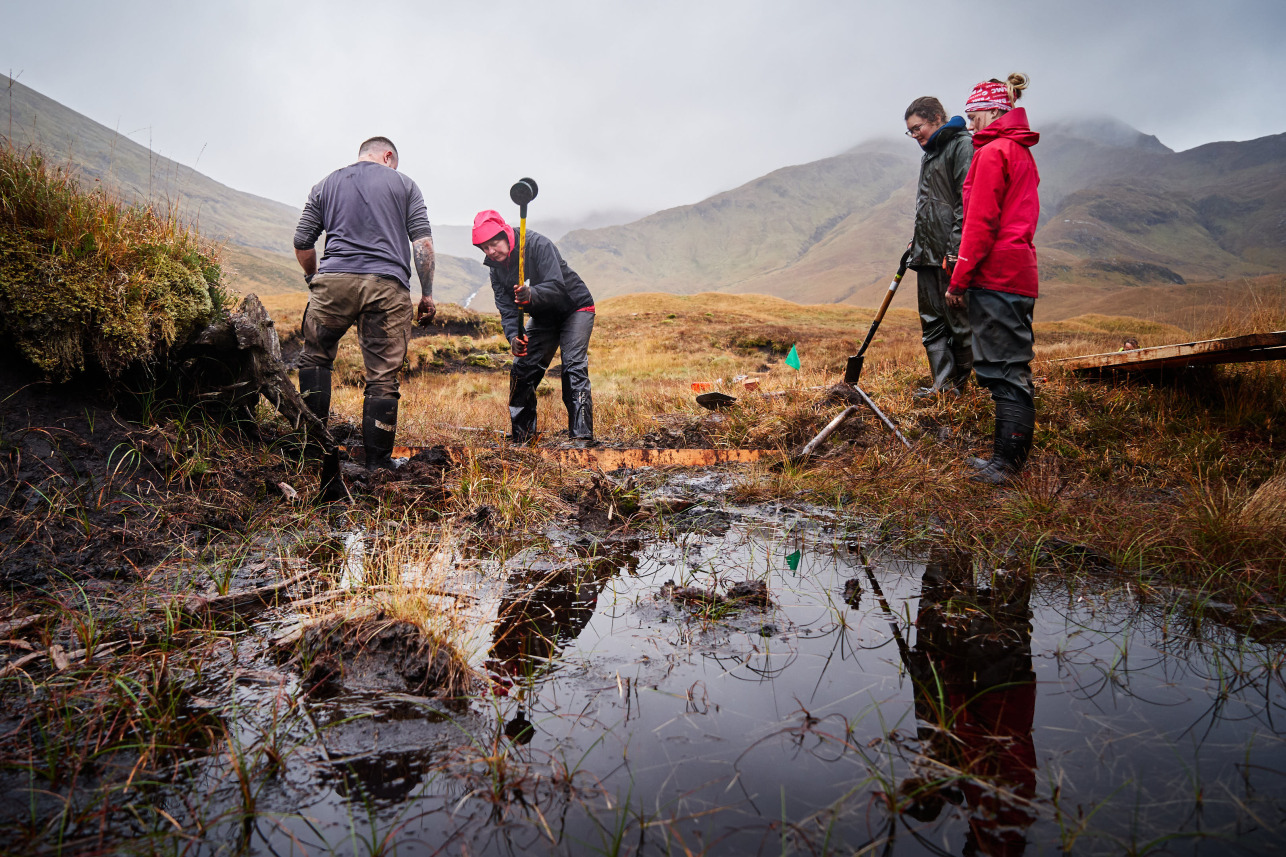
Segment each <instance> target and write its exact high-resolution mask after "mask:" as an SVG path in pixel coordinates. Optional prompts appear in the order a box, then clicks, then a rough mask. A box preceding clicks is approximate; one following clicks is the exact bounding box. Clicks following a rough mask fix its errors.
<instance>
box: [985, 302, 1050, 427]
mask: <svg viewBox="0 0 1286 857" xmlns="http://www.w3.org/2000/svg"><path fill="white" fill-rule="evenodd" d="M1035 306H1036V299H1035V298H1028V297H1023V296H1022V295H1014V294H1010V293H1009V292H996V291H992V290H991V289H970V290H969V322H970V325H971V326H972V327H973V371H974V374H975V375H976V376H977V377H978V384H979V385H980V386H982V387H986V388H987V389H988V390H990V391H991V398H992V400H993V401H995V402H996V403H997V404H999V403H1001V402H1012V403H1014V404H1016V405H1021V406H1022V407H1024V408H1027V409H1029V410H1032V411H1034V410H1035V409H1036V402H1035V399H1034V397H1033V389H1032V384H1031V361H1032V357H1033V356H1034V355H1035V352H1034V350H1033V346H1034V344H1035V335H1034V334H1033V333H1032V311H1033V309H1034V308H1035Z"/></svg>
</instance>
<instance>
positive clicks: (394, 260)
mask: <svg viewBox="0 0 1286 857" xmlns="http://www.w3.org/2000/svg"><path fill="white" fill-rule="evenodd" d="M323 232H325V233H326V252H325V254H324V255H323V256H322V259H321V262H320V263H319V264H318V266H317V272H318V273H319V274H335V273H345V274H381V275H383V276H388V277H394V278H396V279H397V280H398V281H399V282H401V283H402V285H403V286H406V287H407V288H410V281H411V242H413V241H418V240H419V239H421V238H428V237H432V235H433V229H432V227H431V226H430V225H429V214H428V211H427V210H426V209H425V207H424V196H423V195H422V194H421V193H420V189H419V187H417V186H416V184H415V182H413V181H411V179H409V178H407V177H406V176H404V175H402V174H401V173H399V172H398V171H397V170H395V169H392V168H390V167H386V166H384V165H383V164H377V163H375V162H373V161H358V162H357V163H355V164H350V165H349V166H347V167H343V168H342V169H338V170H335V172H333V173H331V174H330V175H328V176H326V178H324V179H322V180H321V181H320V182H318V183H317V185H316V186H315V187H314V188H313V189H312V191H311V192H310V193H309V194H308V202H306V203H305V204H304V212H303V214H302V215H301V216H300V218H299V226H298V227H297V228H296V229H295V249H296V250H310V249H312V248H313V246H314V245H316V243H317V239H318V238H319V237H320V236H321V234H322V233H323Z"/></svg>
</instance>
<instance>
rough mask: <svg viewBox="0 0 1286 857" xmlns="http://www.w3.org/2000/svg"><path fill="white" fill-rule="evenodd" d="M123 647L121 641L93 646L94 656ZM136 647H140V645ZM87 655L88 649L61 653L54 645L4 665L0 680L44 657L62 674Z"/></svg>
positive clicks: (61, 649) (56, 645)
mask: <svg viewBox="0 0 1286 857" xmlns="http://www.w3.org/2000/svg"><path fill="white" fill-rule="evenodd" d="M124 645H126V642H125V641H124V640H122V641H120V642H118V643H108V644H106V645H103V646H95V647H94V654H95V655H98V654H103V655H108V654H111V653H112V652H114V651H116V650H117V649H119V648H120V647H121V646H124ZM136 645H141V643H139V644H136ZM88 655H89V650H88V649H77V650H76V651H74V652H65V651H63V647H62V646H59V645H58V644H56V643H55V644H54V645H52V646H50V647H49V648H47V649H41V650H40V651H39V652H32V653H31V654H29V655H23V656H22V657H20V658H18V660H16V661H11V662H10V663H8V664H6V665H5V667H4V669H0V678H8V677H9V676H11V675H13V674H14V673H16V672H20V671H21V670H22V668H23V667H25V666H26V665H27V664H29V663H31V662H33V661H37V660H40V659H41V658H44V657H48V658H49V659H51V660H52V661H53V662H54V667H55V668H56V669H57V670H58V671H59V672H62V671H63V670H65V669H67V668H68V667H69V666H71V665H72V664H74V663H79V662H81V661H83V660H86V657H87V656H88Z"/></svg>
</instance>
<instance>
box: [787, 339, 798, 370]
mask: <svg viewBox="0 0 1286 857" xmlns="http://www.w3.org/2000/svg"><path fill="white" fill-rule="evenodd" d="M786 365H787V366H789V367H790V368H791V369H794V370H795V371H796V372H798V371H799V352H798V351H796V350H795V346H793V345H792V346H790V353H789V354H787V355H786Z"/></svg>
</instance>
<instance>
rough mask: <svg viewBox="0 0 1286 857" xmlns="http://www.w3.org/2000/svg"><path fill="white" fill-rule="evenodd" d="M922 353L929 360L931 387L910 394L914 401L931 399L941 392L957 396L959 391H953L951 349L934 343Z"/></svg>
mask: <svg viewBox="0 0 1286 857" xmlns="http://www.w3.org/2000/svg"><path fill="white" fill-rule="evenodd" d="M924 353H925V355H926V356H927V357H928V358H929V372H930V373H931V374H932V375H933V386H932V387H921V388H920V389H918V390H916V391H915V392H914V393H912V394H911V395H912V397H913V398H916V399H932V398H934V397H935V396H937V395H938V394H939V393H943V392H948V393H954V394H956V395H959V393H960V391H959V390H957V389H955V384H954V378H955V374H956V370H955V360H954V359H953V358H952V355H951V349H949V348H947V346H946V345H945V344H940V343H935V344H934V345H932V346H930V347H928V348H925V350H924Z"/></svg>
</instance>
